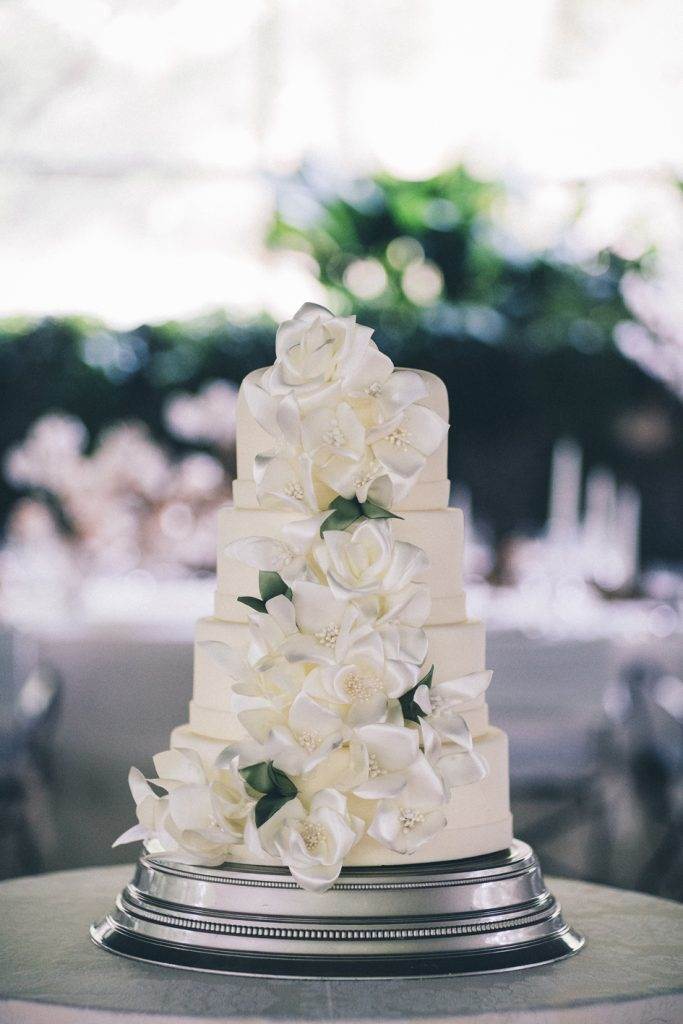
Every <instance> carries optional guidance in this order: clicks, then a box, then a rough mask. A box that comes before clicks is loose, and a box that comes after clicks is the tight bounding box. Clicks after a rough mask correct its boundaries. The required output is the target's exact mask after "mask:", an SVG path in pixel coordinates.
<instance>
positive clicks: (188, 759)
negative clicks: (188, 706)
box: [114, 750, 254, 866]
mask: <svg viewBox="0 0 683 1024" xmlns="http://www.w3.org/2000/svg"><path fill="white" fill-rule="evenodd" d="M154 766H155V768H156V770H157V773H158V775H159V778H157V779H154V780H153V782H154V784H155V786H157V787H158V788H159V789H163V790H166V794H165V795H164V796H158V795H157V794H156V793H155V792H154V790H153V789H152V787H151V786H150V785H149V782H148V781H147V780H146V779H145V777H144V776H143V775H142V773H141V772H140V771H138V769H137V768H131V770H130V774H129V777H128V781H129V785H130V790H131V793H132V795H133V799H134V800H135V805H136V812H137V817H138V824H137V825H134V826H133V828H131V829H129V830H128V831H127V832H124V833H123V835H121V836H119V838H118V839H117V840H116V842H115V843H114V846H118V845H120V844H122V843H130V842H133V841H135V840H140V839H142V840H143V841H144V843H145V846H146V848H147V850H148V851H149V852H150V853H152V854H154V856H155V857H157V858H158V859H161V860H171V861H176V862H177V863H180V864H205V865H211V866H217V865H218V864H222V863H223V862H224V861H225V860H227V859H229V856H230V853H231V850H232V847H233V846H234V845H236V844H239V843H241V842H242V840H243V835H244V828H245V824H246V820H247V816H248V814H249V812H250V810H251V808H252V806H253V803H254V801H253V800H252V799H251V798H250V797H249V796H248V794H247V790H246V788H245V785H244V782H243V780H242V777H241V776H240V774H239V771H238V769H237V761H236V760H233V761H232V762H231V763H230V764H229V765H228V766H227V767H226V768H221V769H216V770H214V771H213V772H212V773H211V774H207V772H206V771H205V769H204V767H203V766H202V762H201V759H200V757H199V755H198V754H197V753H196V752H195V751H194V750H166V751H164V752H163V753H161V754H157V755H156V757H155V758H154Z"/></svg>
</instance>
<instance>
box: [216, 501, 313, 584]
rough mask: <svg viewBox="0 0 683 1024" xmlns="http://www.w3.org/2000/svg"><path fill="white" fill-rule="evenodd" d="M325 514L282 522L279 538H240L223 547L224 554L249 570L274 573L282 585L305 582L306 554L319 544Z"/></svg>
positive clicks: (306, 573) (306, 572) (306, 569)
mask: <svg viewBox="0 0 683 1024" xmlns="http://www.w3.org/2000/svg"><path fill="white" fill-rule="evenodd" d="M327 514H328V513H326V512H322V513H319V514H318V515H315V516H311V517H310V518H307V519H295V520H293V521H292V522H291V523H286V524H285V526H283V527H282V530H281V531H280V536H279V537H241V538H239V540H234V541H232V542H231V543H230V544H227V545H226V547H225V549H224V550H225V554H226V555H228V556H229V557H230V558H234V559H236V560H237V561H238V562H242V563H243V564H244V565H249V566H251V567H252V568H253V569H261V570H263V571H266V572H277V573H279V574H280V576H282V578H283V580H285V582H286V583H293V582H294V580H299V579H305V578H306V577H307V575H308V564H307V558H308V555H309V553H310V552H311V550H312V549H313V547H314V546H316V545H317V544H318V543H319V541H320V525H321V523H322V522H323V521H324V520H325V519H326V518H327Z"/></svg>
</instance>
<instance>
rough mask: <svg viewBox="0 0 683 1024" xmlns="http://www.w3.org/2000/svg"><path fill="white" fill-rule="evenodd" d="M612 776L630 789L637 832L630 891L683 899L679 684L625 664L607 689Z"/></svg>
mask: <svg viewBox="0 0 683 1024" xmlns="http://www.w3.org/2000/svg"><path fill="white" fill-rule="evenodd" d="M605 710H606V712H607V716H608V718H609V720H610V723H611V729H610V735H609V741H610V745H609V748H608V749H606V751H605V753H606V754H609V756H610V757H611V759H612V761H613V765H612V771H615V772H617V773H618V774H620V775H621V776H622V778H624V779H625V780H627V781H628V782H629V784H630V789H631V799H632V804H633V816H634V818H637V820H638V821H639V824H640V830H641V832H642V841H641V847H640V852H641V854H642V855H643V856H642V860H640V861H639V863H638V868H637V872H636V875H635V877H634V880H633V884H634V886H635V888H637V889H641V890H644V891H646V892H655V893H660V894H662V895H668V896H675V897H677V898H679V899H680V898H683V679H680V678H678V677H677V676H674V675H671V674H670V673H668V672H666V671H665V670H664V669H663V668H662V667H661V665H659V664H657V663H656V662H653V661H642V660H636V661H633V662H631V663H629V664H627V665H626V666H625V667H624V668H623V669H622V671H621V673H620V675H619V678H618V680H617V681H616V682H615V684H614V685H613V686H612V687H611V688H610V689H609V690H608V692H607V694H606V698H605Z"/></svg>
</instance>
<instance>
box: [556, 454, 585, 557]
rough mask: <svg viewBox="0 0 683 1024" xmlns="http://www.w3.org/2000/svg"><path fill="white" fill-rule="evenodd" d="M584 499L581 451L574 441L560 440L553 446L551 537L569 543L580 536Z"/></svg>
mask: <svg viewBox="0 0 683 1024" xmlns="http://www.w3.org/2000/svg"><path fill="white" fill-rule="evenodd" d="M580 500H581V450H580V448H579V447H578V445H577V444H575V442H574V441H570V440H568V439H564V440H561V441H558V442H557V443H556V444H555V447H554V448H553V461H552V469H551V475H550V500H549V505H548V536H549V537H550V539H551V540H554V541H560V542H566V541H571V540H574V539H575V538H576V537H577V534H578V529H579V502H580Z"/></svg>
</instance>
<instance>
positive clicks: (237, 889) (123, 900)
mask: <svg viewBox="0 0 683 1024" xmlns="http://www.w3.org/2000/svg"><path fill="white" fill-rule="evenodd" d="M90 934H91V936H92V938H93V940H94V941H95V942H96V943H97V944H98V945H100V946H102V947H103V948H104V949H107V950H109V951H110V952H112V953H117V954H119V955H120V956H125V957H131V958H132V959H135V960H145V961H148V962H151V963H156V964H163V965H165V966H167V967H182V968H188V969H190V970H197V971H215V972H219V973H223V974H248V975H266V976H270V977H290V978H361V977H375V978H390V977H397V976H400V977H406V976H409V975H415V976H419V975H432V976H435V975H450V974H472V973H482V972H488V971H510V970H516V969H518V968H522V967H533V966H535V965H537V964H546V963H550V962H551V961H554V960H560V959H562V958H563V957H566V956H570V955H571V954H572V953H576V952H577V951H578V950H579V949H580V948H581V946H582V945H583V943H584V939H583V937H582V936H580V935H578V934H577V933H576V932H575V931H573V930H572V929H571V928H570V927H569V926H568V925H567V924H566V923H565V922H564V920H563V918H562V911H561V908H560V906H559V904H558V903H557V901H556V900H555V897H554V896H553V895H552V893H550V892H549V891H548V889H547V888H546V886H545V883H544V881H543V876H542V874H541V869H540V865H539V863H538V859H537V857H536V855H535V854H534V852H533V850H532V849H531V847H529V846H527V845H526V844H525V843H521V842H518V841H517V840H515V841H514V842H513V845H512V846H511V848H510V849H509V850H504V851H501V852H500V853H494V854H489V855H487V856H485V857H475V858H472V859H470V860H459V861H443V862H441V863H438V864H434V863H432V864H415V865H411V866H404V865H401V866H400V867H384V868H346V869H344V870H343V871H342V873H341V875H340V877H339V879H338V881H337V882H336V883H335V885H334V886H333V887H332V889H330V890H328V892H326V893H324V894H318V893H309V892H305V891H304V890H302V889H301V888H299V886H298V885H297V884H296V883H295V882H294V881H293V880H292V877H291V876H290V874H289V873H288V872H287V871H286V870H285V869H284V868H267V869H266V868H260V867H256V866H254V865H246V864H225V865H223V866H222V867H221V868H195V867H187V866H186V865H180V864H168V863H161V862H159V861H155V860H154V858H153V857H149V856H143V857H141V858H140V860H139V862H138V865H137V868H136V871H135V876H134V878H133V880H132V882H131V883H130V884H129V885H128V886H126V888H125V889H124V890H123V892H122V893H121V894H120V896H119V897H118V899H117V901H116V906H115V908H114V910H112V912H111V913H110V914H108V915H107V916H106V917H105V918H104V920H102V921H101V922H99V923H98V924H94V925H93V926H92V928H91V929H90Z"/></svg>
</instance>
